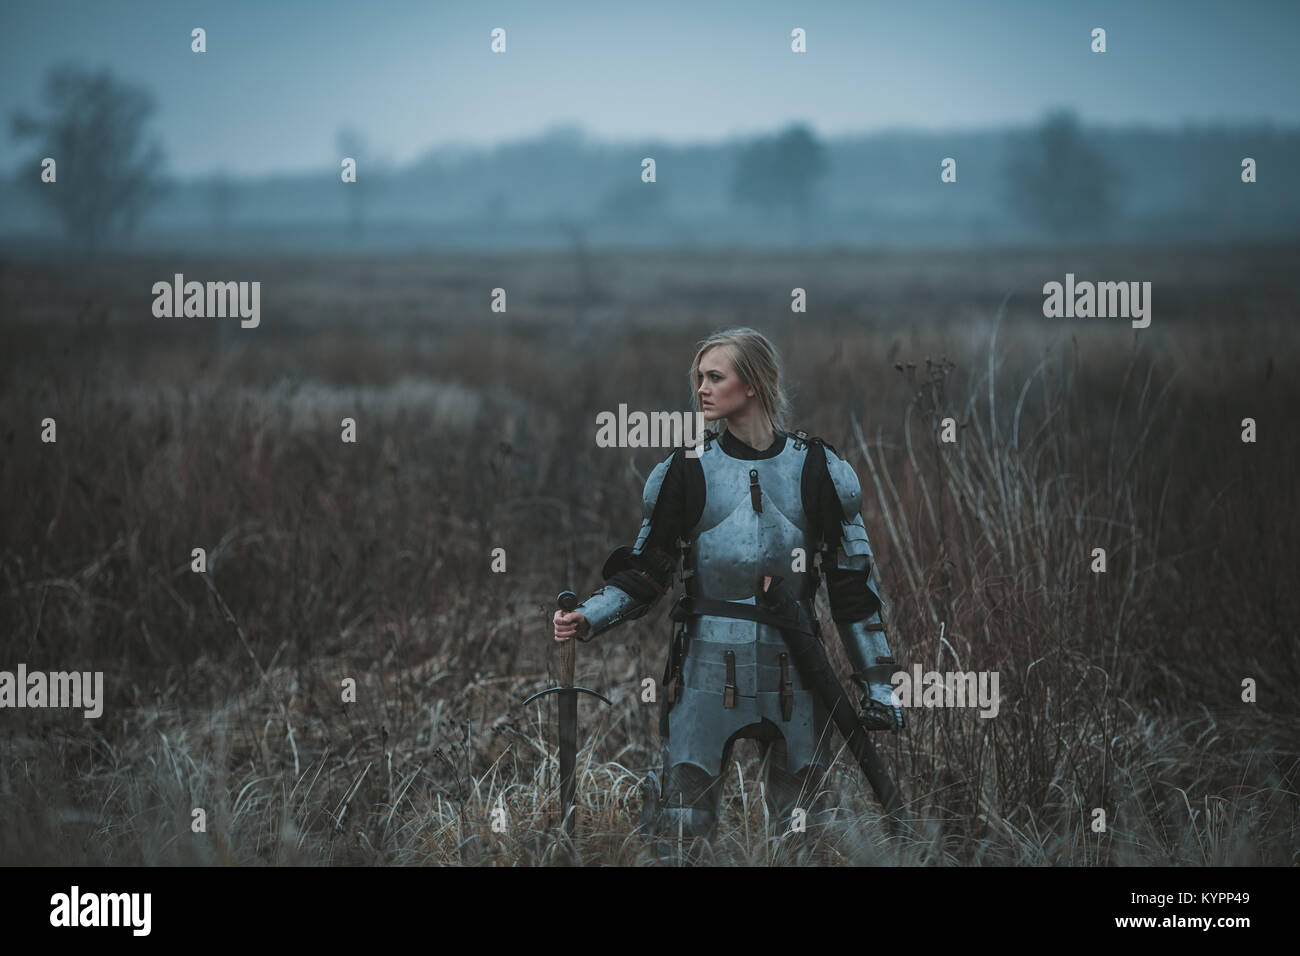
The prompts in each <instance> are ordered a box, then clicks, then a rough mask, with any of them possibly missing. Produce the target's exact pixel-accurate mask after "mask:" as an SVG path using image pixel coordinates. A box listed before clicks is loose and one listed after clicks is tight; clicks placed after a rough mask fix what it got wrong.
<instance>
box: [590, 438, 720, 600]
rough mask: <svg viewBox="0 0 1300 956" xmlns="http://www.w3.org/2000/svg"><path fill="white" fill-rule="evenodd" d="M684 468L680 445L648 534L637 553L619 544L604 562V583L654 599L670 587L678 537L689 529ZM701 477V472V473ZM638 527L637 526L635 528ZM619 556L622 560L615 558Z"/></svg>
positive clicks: (671, 463)
mask: <svg viewBox="0 0 1300 956" xmlns="http://www.w3.org/2000/svg"><path fill="white" fill-rule="evenodd" d="M686 472H687V469H686V461H685V455H684V454H683V453H682V449H678V450H677V452H675V453H674V454H673V457H672V460H671V461H670V462H669V464H668V471H667V473H666V474H665V475H664V480H663V483H662V484H661V485H660V486H659V496H658V498H657V499H656V500H655V507H654V512H653V514H652V516H651V519H650V534H649V536H648V537H647V538H646V541H645V546H644V547H643V548H642V550H641V553H640V554H633V553H632V551H631V548H630V547H629V548H620V549H619V550H618V551H616V552H615V557H614V558H611V559H610V563H607V565H606V572H605V583H606V584H612V585H614V586H615V587H617V588H620V589H622V590H623V591H626V592H627V593H628V594H630V595H631V596H632V597H634V598H636V599H638V600H642V601H648V602H653V601H655V600H657V599H658V598H659V596H660V595H661V594H663V593H664V592H665V591H667V590H668V589H669V588H671V587H672V584H673V574H674V573H675V572H676V570H677V564H678V561H679V558H680V555H679V554H678V551H677V539H678V538H680V537H683V536H684V535H685V533H686V531H687V530H688V528H687V527H686V526H685V514H686V498H687V473H686ZM701 477H702V475H701ZM638 530H639V529H638ZM615 558H621V560H615Z"/></svg>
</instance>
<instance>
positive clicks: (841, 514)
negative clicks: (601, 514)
mask: <svg viewBox="0 0 1300 956" xmlns="http://www.w3.org/2000/svg"><path fill="white" fill-rule="evenodd" d="M690 376H691V388H692V391H693V392H694V394H695V402H696V408H697V409H698V410H699V411H701V412H703V416H704V419H705V421H707V422H715V423H718V424H719V426H720V427H718V428H717V429H716V430H713V429H711V430H710V431H709V432H708V433H706V435H705V436H704V441H703V443H702V446H701V447H700V449H699V454H698V457H695V456H693V455H688V454H687V449H685V448H677V449H675V450H674V451H673V453H672V454H671V455H669V456H668V457H667V458H666V459H664V460H663V461H662V462H660V463H659V464H658V465H657V466H656V467H655V468H654V470H653V471H652V472H651V473H650V476H649V478H648V479H647V481H646V483H645V490H644V493H643V496H642V505H643V510H642V514H643V518H642V522H641V529H640V533H639V534H638V535H637V537H636V540H635V542H634V543H633V544H632V545H631V547H627V546H624V547H621V548H619V549H618V550H616V551H615V552H614V553H613V554H612V555H611V556H610V558H609V560H608V561H606V562H605V566H604V569H603V572H602V575H603V577H604V581H605V583H604V586H603V587H601V588H599V589H598V590H597V591H596V592H595V593H594V594H592V596H591V597H589V598H588V599H587V600H586V601H585V602H583V603H582V604H580V605H578V607H577V608H575V609H574V610H573V611H570V612H569V613H567V614H566V613H564V612H563V611H557V612H556V613H555V618H554V626H555V640H557V641H566V640H569V639H571V638H574V637H576V638H578V639H579V640H591V639H592V638H594V637H595V636H596V635H597V634H600V633H602V632H603V631H606V630H608V629H610V628H611V627H613V626H614V625H616V624H619V623H621V622H623V621H627V620H632V619H635V618H638V617H640V616H642V615H643V614H645V613H646V612H647V611H648V610H649V609H650V608H651V607H652V606H653V605H654V604H655V603H656V602H657V601H658V599H659V598H660V597H661V596H662V595H663V594H664V592H666V591H667V590H669V589H670V588H671V587H672V584H673V576H674V573H675V571H676V569H677V564H678V559H679V556H680V558H681V561H682V580H683V583H684V585H685V593H684V595H683V597H682V598H681V599H680V600H679V601H678V603H677V605H675V607H674V609H673V614H672V617H673V619H674V620H675V621H678V622H680V623H679V628H678V632H677V634H676V636H675V638H674V641H673V647H672V650H671V652H670V655H669V661H668V667H667V669H666V671H665V674H664V680H665V684H664V687H663V690H662V698H661V703H662V708H663V710H662V714H661V720H660V732H661V734H662V736H663V738H664V760H663V779H662V791H661V792H659V793H654V792H652V793H650V794H649V798H648V800H647V806H646V811H645V813H644V814H643V821H644V822H645V823H646V824H647V826H648V827H649V829H651V830H652V831H657V832H662V833H665V834H673V835H675V834H677V833H679V832H682V833H683V834H684V835H686V836H689V837H707V836H709V835H710V834H711V833H712V831H713V828H714V826H715V824H716V822H717V818H718V810H719V800H720V797H721V791H722V786H723V784H722V775H723V771H724V768H725V767H726V766H727V765H728V763H729V761H730V754H731V750H732V745H733V744H734V743H735V741H736V740H738V739H741V738H752V739H755V740H757V741H759V742H760V746H762V747H763V748H764V758H765V763H766V766H767V781H766V783H767V786H766V799H767V803H768V810H769V812H770V813H771V814H772V815H773V818H774V820H775V821H778V825H780V824H781V822H782V821H784V822H785V823H787V824H788V823H789V822H790V821H791V819H792V814H793V813H794V812H795V810H796V809H802V810H803V811H804V812H805V814H809V813H811V812H812V811H814V810H815V809H817V802H818V800H819V796H818V795H819V794H822V795H823V796H825V792H824V791H823V789H822V787H821V783H822V781H823V780H824V779H825V776H826V773H827V770H828V769H829V764H830V762H831V754H830V736H831V727H830V726H829V724H828V721H827V714H828V712H827V709H826V707H825V705H824V704H823V703H822V701H821V700H820V699H819V698H818V697H817V696H816V695H815V694H814V693H813V692H812V691H811V690H810V689H809V687H808V685H807V682H806V681H805V680H804V677H803V675H801V673H800V671H799V668H798V667H796V666H795V664H794V662H793V660H792V659H791V657H790V654H789V650H788V648H787V645H786V642H785V640H784V638H783V637H782V634H781V630H780V629H779V628H778V627H777V626H775V624H774V622H773V618H772V616H771V615H770V614H768V613H766V612H765V611H763V610H762V609H761V607H760V605H763V606H770V604H771V602H772V601H773V600H774V599H775V598H776V597H779V598H780V599H781V600H785V601H793V602H796V603H798V604H802V605H803V608H802V609H801V617H802V616H803V615H802V611H803V610H806V618H804V619H806V620H810V621H812V624H813V628H814V632H815V633H818V634H820V627H819V625H818V624H817V622H816V615H815V612H814V600H815V597H816V593H817V587H818V584H819V582H820V574H821V573H823V572H824V573H825V575H826V587H827V593H828V596H829V598H830V607H831V616H832V618H833V620H834V621H835V625H836V628H837V630H838V632H839V636H840V639H841V640H842V642H843V644H844V649H845V651H846V653H847V656H848V660H849V662H850V663H851V665H852V667H853V674H852V677H853V681H854V683H855V684H856V685H857V686H858V688H859V690H860V691H861V694H862V696H861V706H862V708H863V723H864V725H865V726H866V727H867V728H868V729H872V730H898V729H901V728H902V726H903V713H902V709H901V708H900V707H899V706H897V705H895V703H894V701H893V697H892V687H891V685H890V675H891V674H892V673H893V672H894V670H895V669H896V665H895V663H894V661H893V660H892V658H891V656H890V651H889V645H888V642H887V641H886V638H885V632H884V626H883V624H882V623H881V619H880V608H881V602H880V598H879V596H878V594H877V590H876V587H875V585H874V584H873V582H872V571H873V565H874V561H873V558H872V554H871V548H870V545H869V544H868V542H867V534H866V530H865V528H864V526H863V522H862V516H861V514H860V510H861V505H862V493H861V489H860V486H859V483H858V478H857V475H856V474H855V473H854V470H853V468H852V466H851V465H849V464H848V462H846V461H845V460H844V459H843V458H841V457H840V456H839V454H838V453H837V452H836V451H835V449H834V448H832V447H831V446H830V445H828V444H826V443H825V442H823V441H822V440H821V439H818V438H809V437H808V436H807V435H806V434H805V433H804V432H802V431H796V432H794V433H793V434H790V433H788V432H786V431H785V430H784V425H785V416H786V414H787V411H788V402H787V400H786V397H785V394H784V391H783V389H782V387H781V382H780V362H779V359H778V357H777V354H776V351H775V350H774V349H773V347H772V345H771V343H770V342H769V341H768V340H767V339H766V338H765V337H764V336H763V335H762V334H760V333H759V332H756V331H754V330H753V329H749V328H738V329H729V330H726V331H724V332H719V333H716V334H714V335H712V336H710V337H709V338H707V339H705V340H704V341H703V342H701V343H700V346H699V349H698V351H697V352H696V355H695V358H694V360H693V361H692V363H691V371H690ZM818 554H820V557H821V561H820V568H819V567H818V566H817V563H816V562H815V560H814V556H815V555H818ZM787 606H789V605H787ZM652 776H653V775H652ZM657 789H658V786H657V781H656V784H655V785H652V790H657Z"/></svg>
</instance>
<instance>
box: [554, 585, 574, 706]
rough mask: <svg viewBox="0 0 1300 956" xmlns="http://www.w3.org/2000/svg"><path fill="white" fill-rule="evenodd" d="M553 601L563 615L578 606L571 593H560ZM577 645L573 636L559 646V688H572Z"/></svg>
mask: <svg viewBox="0 0 1300 956" xmlns="http://www.w3.org/2000/svg"><path fill="white" fill-rule="evenodd" d="M555 601H556V603H557V604H559V605H560V610H561V611H563V612H564V613H565V614H568V613H569V612H570V611H572V610H573V609H574V608H575V607H577V606H578V595H576V594H574V593H573V592H572V591H561V592H560V593H559V595H557V596H556V598H555ZM577 643H578V638H577V636H576V635H575V636H574V637H571V638H569V639H568V640H567V641H563V642H561V644H560V649H559V654H560V686H561V687H572V686H573V667H574V645H575V644H577Z"/></svg>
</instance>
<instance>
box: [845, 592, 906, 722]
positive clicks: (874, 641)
mask: <svg viewBox="0 0 1300 956" xmlns="http://www.w3.org/2000/svg"><path fill="white" fill-rule="evenodd" d="M836 627H837V628H838V629H839V632H840V639H841V640H842V641H843V642H844V650H845V651H846V652H847V654H848V658H849V663H851V664H852V665H853V682H854V683H855V684H857V686H858V690H859V691H861V693H862V700H861V705H862V724H863V726H864V727H866V728H867V729H868V730H892V731H897V730H902V729H903V727H904V726H905V721H904V720H903V708H902V707H901V706H900V705H898V704H895V703H894V696H893V695H894V688H893V685H892V684H891V683H890V680H889V679H890V677H891V676H892V675H893V673H894V671H895V670H896V669H897V668H898V665H897V663H895V661H894V659H893V657H891V656H890V653H889V643H888V642H887V641H886V640H885V629H884V628H885V626H884V625H883V624H882V623H881V622H880V614H879V613H876V614H872V615H871V617H869V618H867V620H865V621H853V622H851V623H847V622H846V623H841V622H836Z"/></svg>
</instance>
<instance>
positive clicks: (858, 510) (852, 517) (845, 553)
mask: <svg viewBox="0 0 1300 956" xmlns="http://www.w3.org/2000/svg"><path fill="white" fill-rule="evenodd" d="M826 471H827V473H828V474H829V475H830V479H831V484H832V485H834V487H835V497H836V498H837V499H838V501H839V506H840V535H839V545H838V547H837V549H836V550H837V552H838V555H837V558H836V567H838V568H841V569H843V570H846V571H848V570H852V571H869V570H870V569H871V565H872V554H871V544H870V543H869V542H868V541H867V529H866V526H865V525H864V524H863V523H862V485H861V484H860V483H859V482H858V473H857V472H856V471H854V470H853V466H852V465H850V464H849V463H848V462H847V461H845V460H844V459H843V458H841V457H840V456H839V453H838V452H836V451H835V450H834V449H833V448H830V447H829V446H828V447H827V448H826ZM826 543H827V544H828V545H829V544H830V543H831V533H830V530H829V529H827V533H826Z"/></svg>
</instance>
